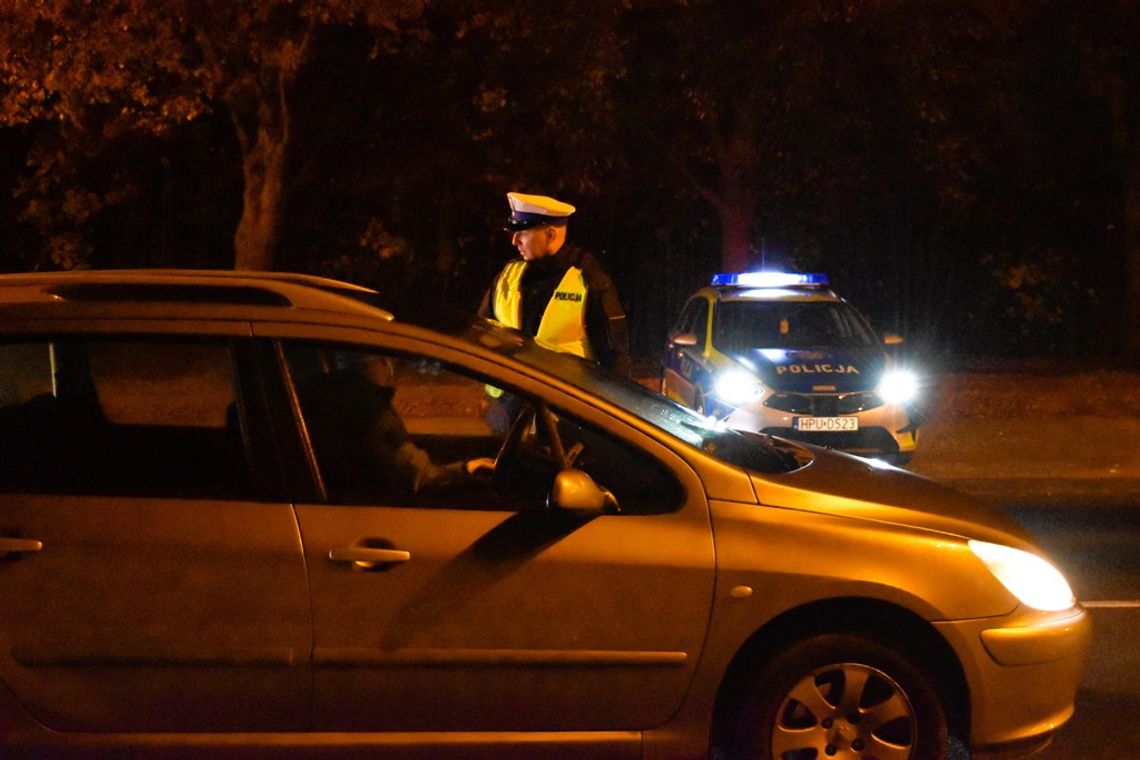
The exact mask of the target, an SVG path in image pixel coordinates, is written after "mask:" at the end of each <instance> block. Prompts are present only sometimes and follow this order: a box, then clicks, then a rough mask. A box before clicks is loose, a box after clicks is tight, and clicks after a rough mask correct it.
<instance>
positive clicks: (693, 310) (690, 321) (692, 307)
mask: <svg viewBox="0 0 1140 760" xmlns="http://www.w3.org/2000/svg"><path fill="white" fill-rule="evenodd" d="M707 328H708V302H707V301H705V299H703V298H694V299H692V300H691V301H689V303H688V304H686V306H685V309H684V311H682V312H681V319H680V320H679V322H678V332H683V333H692V334H693V335H695V336H696V338H697V348H701V349H703V348H704V347H705V335H706V333H707V332H708V329H707Z"/></svg>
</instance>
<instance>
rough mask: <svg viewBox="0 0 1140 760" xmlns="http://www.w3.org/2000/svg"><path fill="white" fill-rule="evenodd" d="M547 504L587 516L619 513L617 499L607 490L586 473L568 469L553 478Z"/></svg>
mask: <svg viewBox="0 0 1140 760" xmlns="http://www.w3.org/2000/svg"><path fill="white" fill-rule="evenodd" d="M547 504H548V506H550V507H553V508H556V509H566V510H570V511H573V512H579V513H583V512H584V513H587V514H598V515H604V514H615V513H617V512H620V511H621V508H620V507H619V506H618V501H617V497H615V496H614V495H613V493H612V492H611V491H610V490H609V489H608V488H603V487H601V486H599V485H598V484H597V483H595V482H594V479H593V478H591V477H590V476H589V475H587V474H586V473H584V472H582V471H581V470H576V469H574V468H572V467H569V468H567V469H565V470H562V471H561V472H560V473H558V475H556V476H555V478H554V485H553V486H552V487H551V489H550V496H549V497H548V499H547Z"/></svg>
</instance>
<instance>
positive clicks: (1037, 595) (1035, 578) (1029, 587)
mask: <svg viewBox="0 0 1140 760" xmlns="http://www.w3.org/2000/svg"><path fill="white" fill-rule="evenodd" d="M969 544H970V551H972V552H973V553H974V554H975V555H977V557H978V559H980V560H981V561H982V562H984V563H985V564H986V567H987V568H989V571H990V572H991V573H993V574H994V577H995V578H997V579H998V580H999V581H1001V584H1002V585H1003V586H1005V587H1006V589H1007V590H1008V591H1009V593H1011V594H1013V595H1014V596H1016V597H1017V598H1018V599H1019V600H1020V601H1021V603H1022V604H1024V605H1026V606H1027V607H1032V608H1033V609H1035V610H1043V611H1046V612H1054V611H1058V610H1067V609H1069V608H1070V607H1072V606H1073V604H1074V603H1075V602H1076V597H1074V596H1073V590H1072V589H1071V588H1069V584H1068V583H1067V582H1066V581H1065V577H1064V576H1063V575H1061V573H1060V571H1059V570H1057V568H1055V567H1053V566H1052V565H1050V564H1049V563H1048V562H1046V561H1045V560H1043V559H1041V558H1040V557H1038V556H1037V555H1036V554H1030V553H1029V552H1024V551H1021V550H1020V549H1014V548H1012V547H1009V546H1002V545H1001V544H991V543H988V542H986V541H970V542H969Z"/></svg>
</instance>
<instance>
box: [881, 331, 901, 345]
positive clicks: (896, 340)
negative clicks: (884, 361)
mask: <svg viewBox="0 0 1140 760" xmlns="http://www.w3.org/2000/svg"><path fill="white" fill-rule="evenodd" d="M902 342H903V338H902V336H901V335H898V334H897V333H883V343H884V344H885V345H888V346H897V345H900V344H901V343H902Z"/></svg>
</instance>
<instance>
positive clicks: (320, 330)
mask: <svg viewBox="0 0 1140 760" xmlns="http://www.w3.org/2000/svg"><path fill="white" fill-rule="evenodd" d="M253 330H254V346H255V351H256V352H257V354H258V357H259V365H260V367H261V370H262V375H263V377H264V379H265V384H266V387H267V391H268V394H269V399H268V403H267V406H268V408H269V409H270V412H271V414H272V415H273V416H274V419H275V421H276V422H275V427H276V428H277V435H276V439H277V441H278V444H279V446H281V447H282V451H281V459H282V462H283V463H284V467H285V470H286V479H287V481H288V483H289V489H290V494H291V498H293V499H294V501H298V502H309V503H321V504H328V503H331V502H329V501H328V498H327V493H326V492H325V489H324V487H323V485H321V484H320V477H319V469H318V468H317V467H316V459H315V456H314V452H313V451H312V447H311V445H310V443H309V442H308V440H307V437H306V436H305V434H304V432H303V422H302V418H301V416H300V403H299V399H298V398H297V396H296V392H295V389H293V388H292V386H291V384H290V383H289V381H288V369H287V363H286V360H285V356H284V347H283V341H289V340H300V341H318V342H328V343H331V344H346V345H356V346H359V347H360V348H362V349H367V348H372V349H375V350H377V351H381V352H389V353H399V354H416V355H420V354H425V353H426V354H429V355H431V356H432V357H433V358H435V359H437V360H439V361H442V362H444V363H445V364H446V365H449V366H454V367H458V368H461V369H463V370H464V371H465V372H468V373H470V374H471V375H472V376H473V377H479V378H485V379H486V380H487V381H488V382H489V383H491V384H498V386H499V387H503V388H506V389H514V390H517V391H518V392H520V393H522V394H524V395H526V396H528V397H530V398H535V399H539V400H541V401H543V402H544V403H546V404H548V405H549V406H550V407H551V408H552V409H554V410H556V413H557V412H561V413H564V414H566V415H568V416H569V417H570V418H571V419H573V420H575V421H578V422H580V423H584V424H586V425H589V426H591V427H593V428H594V429H595V430H602V431H606V433H607V434H608V435H610V436H612V437H614V438H616V439H617V440H618V441H619V442H620V443H621V444H622V445H626V446H630V447H633V448H635V449H638V450H640V451H641V452H643V453H644V454H646V455H647V456H650V457H652V458H653V459H655V460H656V461H657V462H659V463H660V464H661V466H662V467H664V468H665V469H666V470H667V471H669V472H671V473H672V474H673V476H674V478H675V479H676V481H677V482H678V484H679V486H680V488H681V489H682V491H683V493H682V496H681V498H680V505H679V506H678V507H677V510H675V511H679V510H682V509H685V505H686V504H689V503H690V502H693V501H694V500H699V501H700V502H702V503H705V502H706V500H707V495H706V490H705V488H704V485H703V482H702V479H701V477H700V476H699V474H698V473H697V472H696V470H695V469H694V467H693V465H692V464H691V463H690V462H689V461H687V459H686V458H685V457H684V456H682V455H680V454H679V453H678V452H677V451H675V450H673V449H672V448H671V447H668V446H666V445H664V444H663V443H662V442H660V441H658V440H657V439H656V438H654V437H653V436H652V435H649V434H647V433H646V432H644V431H641V430H638V429H637V428H635V427H633V426H630V425H629V424H628V423H627V422H625V421H624V420H621V419H620V418H619V417H616V416H614V415H612V414H610V413H608V412H606V411H604V410H603V409H601V408H599V407H597V406H596V405H594V404H591V403H589V402H588V401H586V400H585V399H583V398H581V397H580V396H578V395H577V394H575V393H573V392H570V393H568V392H565V391H563V390H562V389H559V388H556V387H553V386H552V385H551V384H549V383H548V382H545V381H544V380H543V379H541V378H539V377H536V376H533V375H531V374H530V373H528V372H527V371H526V370H525V369H516V368H513V367H510V368H508V367H504V366H502V365H501V364H498V363H496V362H495V361H493V360H489V359H487V358H484V357H482V356H479V355H477V354H475V353H472V352H469V351H466V350H464V347H463V346H462V343H461V341H456V342H454V343H452V342H450V341H445V340H430V339H427V340H425V339H422V338H419V337H414V336H408V335H401V334H399V333H395V332H389V331H383V330H371V329H368V328H358V327H332V326H317V325H287V324H283V323H264V324H258V323H254V325H253ZM512 370H513V371H512ZM286 409H287V410H288V411H287V414H285V412H286ZM285 419H288V421H289V422H288V428H289V429H288V431H287V432H286V431H283V427H284V424H283V423H282V420H285ZM639 514H647V513H639Z"/></svg>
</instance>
